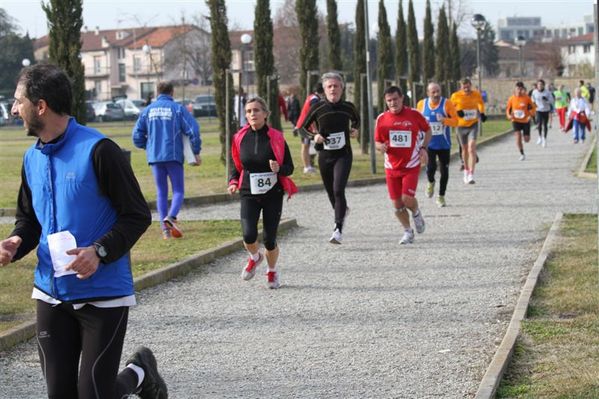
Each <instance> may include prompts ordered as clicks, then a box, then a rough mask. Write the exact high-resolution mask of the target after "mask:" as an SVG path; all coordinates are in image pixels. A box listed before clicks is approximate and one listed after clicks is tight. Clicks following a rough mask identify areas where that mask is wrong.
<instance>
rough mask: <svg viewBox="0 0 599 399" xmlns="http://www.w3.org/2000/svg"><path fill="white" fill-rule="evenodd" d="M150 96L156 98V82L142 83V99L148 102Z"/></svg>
mask: <svg viewBox="0 0 599 399" xmlns="http://www.w3.org/2000/svg"><path fill="white" fill-rule="evenodd" d="M150 96H151V97H152V98H154V82H141V98H143V99H144V100H147V99H148V98H149V97H150Z"/></svg>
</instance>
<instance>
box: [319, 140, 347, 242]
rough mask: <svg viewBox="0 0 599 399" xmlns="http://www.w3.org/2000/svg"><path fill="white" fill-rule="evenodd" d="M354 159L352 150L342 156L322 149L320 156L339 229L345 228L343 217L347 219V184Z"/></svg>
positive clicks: (320, 163)
mask: <svg viewBox="0 0 599 399" xmlns="http://www.w3.org/2000/svg"><path fill="white" fill-rule="evenodd" d="M352 160H353V154H352V152H351V151H348V152H346V153H344V154H343V155H341V156H339V155H338V154H334V155H331V154H329V153H328V152H327V151H321V152H320V154H319V156H318V167H319V168H320V176H321V177H322V182H323V184H324V188H325V189H326V191H327V195H328V196H329V201H330V202H331V205H332V206H333V209H335V225H336V227H337V228H339V230H341V229H342V228H343V219H345V212H346V211H347V200H346V199H345V186H347V180H348V179H349V172H350V171H351V165H352Z"/></svg>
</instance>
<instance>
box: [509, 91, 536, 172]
mask: <svg viewBox="0 0 599 399" xmlns="http://www.w3.org/2000/svg"><path fill="white" fill-rule="evenodd" d="M535 112H536V106H535V103H534V102H533V101H532V100H531V99H530V97H529V96H528V94H526V87H524V83H522V82H516V87H515V88H514V95H513V96H511V97H510V98H509V99H508V100H507V106H506V108H505V114H506V116H507V118H508V119H509V120H510V121H512V127H513V128H514V137H515V138H516V147H518V150H519V151H520V160H521V161H524V160H525V159H526V155H524V147H523V145H522V136H524V141H525V142H526V143H528V142H529V141H530V118H531V117H532V116H534V114H535Z"/></svg>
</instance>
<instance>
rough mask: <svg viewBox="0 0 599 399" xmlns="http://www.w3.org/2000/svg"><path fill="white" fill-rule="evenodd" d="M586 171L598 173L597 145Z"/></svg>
mask: <svg viewBox="0 0 599 399" xmlns="http://www.w3.org/2000/svg"><path fill="white" fill-rule="evenodd" d="M585 172H588V173H597V147H595V149H594V150H593V154H591V159H589V163H588V164H587V167H586V169H585Z"/></svg>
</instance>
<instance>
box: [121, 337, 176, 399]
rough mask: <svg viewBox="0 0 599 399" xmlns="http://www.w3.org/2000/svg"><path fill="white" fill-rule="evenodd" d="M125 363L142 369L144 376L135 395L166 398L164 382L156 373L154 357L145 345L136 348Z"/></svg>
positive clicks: (149, 398)
mask: <svg viewBox="0 0 599 399" xmlns="http://www.w3.org/2000/svg"><path fill="white" fill-rule="evenodd" d="M125 364H134V365H136V366H138V367H141V368H142V369H143V370H144V373H145V376H144V379H143V381H142V382H141V385H140V387H139V391H138V392H137V395H138V396H139V397H140V398H142V399H168V390H167V388H166V383H165V382H164V380H163V379H162V377H161V376H160V374H159V373H158V366H157V364H156V358H155V357H154V354H153V353H152V351H151V350H150V349H148V348H146V347H145V346H140V347H139V348H137V350H136V351H135V353H134V354H133V355H131V357H130V358H129V360H127V362H126V363H125Z"/></svg>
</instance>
